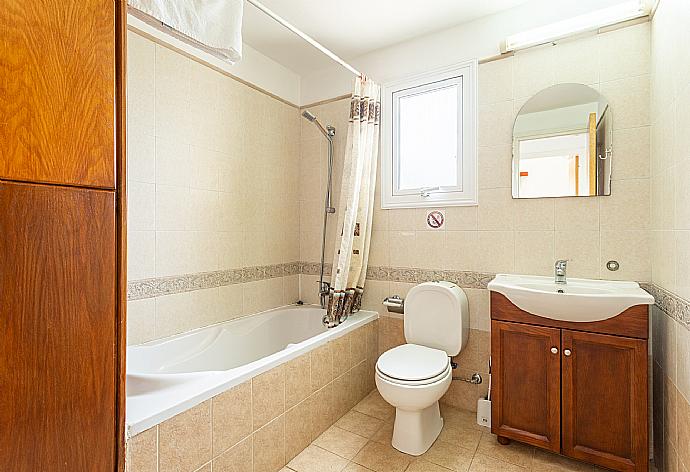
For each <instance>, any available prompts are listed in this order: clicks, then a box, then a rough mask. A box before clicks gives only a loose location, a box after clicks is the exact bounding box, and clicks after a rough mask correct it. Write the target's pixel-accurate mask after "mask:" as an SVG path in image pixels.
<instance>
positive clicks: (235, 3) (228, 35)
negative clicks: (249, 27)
mask: <svg viewBox="0 0 690 472" xmlns="http://www.w3.org/2000/svg"><path fill="white" fill-rule="evenodd" d="M128 3H129V7H130V8H129V12H130V13H131V14H133V15H134V16H136V17H137V18H140V19H142V20H144V21H146V22H147V23H149V24H151V25H153V26H155V27H156V28H158V29H161V30H163V31H166V32H167V33H169V34H172V35H173V36H176V37H177V38H179V39H182V40H183V41H186V42H188V43H190V44H192V45H193V46H194V47H197V48H199V49H202V50H204V51H206V52H208V53H210V54H213V55H214V56H217V57H219V58H221V59H223V60H225V61H227V62H229V63H231V64H234V63H235V62H238V61H239V60H240V59H242V7H243V1H242V0H128ZM161 23H162V24H161Z"/></svg>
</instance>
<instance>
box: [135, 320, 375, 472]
mask: <svg viewBox="0 0 690 472" xmlns="http://www.w3.org/2000/svg"><path fill="white" fill-rule="evenodd" d="M377 323H378V322H377V321H372V322H371V323H369V324H367V325H365V326H363V327H361V328H358V329H357V330H355V331H352V332H351V333H348V334H346V335H345V336H342V337H340V338H337V339H335V340H333V341H330V342H329V343H327V344H325V345H323V346H320V347H318V348H316V349H314V350H313V351H311V352H308V353H306V354H303V355H302V356H300V357H298V358H296V359H293V360H291V361H289V362H287V363H286V364H283V365H280V366H278V367H276V368H274V369H272V370H270V371H268V372H266V373H263V374H261V375H258V376H256V377H254V378H253V379H251V380H249V381H247V382H245V383H243V384H241V385H238V386H236V387H234V388H232V389H230V390H228V391H226V392H223V393H221V394H219V395H217V396H215V397H213V398H212V399H210V400H207V401H205V402H204V403H201V404H200V405H198V406H196V407H194V408H191V409H190V410H187V411H185V412H184V413H181V414H179V415H177V416H175V417H173V418H171V419H169V420H167V421H165V422H163V423H161V424H160V425H158V426H156V427H153V428H151V429H149V430H147V431H144V432H143V433H140V434H138V435H137V436H135V437H134V438H132V439H130V440H129V441H128V447H127V472H172V471H175V472H195V471H203V472H210V470H211V467H212V468H213V472H277V471H278V470H280V469H281V468H282V467H283V465H285V464H286V463H287V462H289V461H290V460H291V459H292V458H293V457H295V456H296V455H297V454H299V453H300V452H301V451H302V450H303V449H304V448H305V447H307V446H308V445H309V444H310V443H311V442H312V441H313V440H314V439H316V437H317V436H319V435H320V434H321V433H322V432H324V431H325V430H326V429H328V428H329V427H330V426H331V425H332V424H333V423H335V422H336V420H338V418H340V417H341V416H343V415H344V414H345V413H347V412H348V411H349V410H350V409H351V408H352V407H353V406H354V405H355V404H356V403H357V402H359V401H360V400H361V399H363V398H364V397H365V396H366V395H367V393H369V392H370V391H371V390H372V389H373V388H374V375H373V369H374V365H375V362H376V359H377V358H378V354H377V347H378V339H377V337H378V327H377Z"/></svg>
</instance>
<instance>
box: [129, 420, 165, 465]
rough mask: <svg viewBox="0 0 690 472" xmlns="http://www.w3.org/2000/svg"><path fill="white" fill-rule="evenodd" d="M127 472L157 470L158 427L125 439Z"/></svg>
mask: <svg viewBox="0 0 690 472" xmlns="http://www.w3.org/2000/svg"><path fill="white" fill-rule="evenodd" d="M127 472H158V427H157V426H154V427H153V428H151V429H147V430H146V431H144V432H142V433H139V434H137V435H136V436H134V437H133V438H132V439H130V440H128V441H127Z"/></svg>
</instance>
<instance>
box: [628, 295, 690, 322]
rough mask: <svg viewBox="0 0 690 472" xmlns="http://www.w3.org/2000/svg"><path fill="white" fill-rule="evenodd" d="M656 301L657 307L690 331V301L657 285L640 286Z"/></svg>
mask: <svg viewBox="0 0 690 472" xmlns="http://www.w3.org/2000/svg"><path fill="white" fill-rule="evenodd" d="M640 285H641V286H642V288H644V289H645V290H646V291H647V292H649V293H650V294H651V295H652V296H653V297H654V300H656V306H657V307H659V309H660V310H661V311H663V312H664V313H666V314H667V315H668V316H670V317H671V318H673V319H674V320H676V321H677V322H678V323H680V325H681V326H684V327H685V328H686V329H687V330H689V331H690V301H688V300H686V299H684V298H681V297H679V296H678V295H676V294H675V293H673V292H669V291H668V290H666V289H665V288H662V287H660V286H658V285H656V284H640Z"/></svg>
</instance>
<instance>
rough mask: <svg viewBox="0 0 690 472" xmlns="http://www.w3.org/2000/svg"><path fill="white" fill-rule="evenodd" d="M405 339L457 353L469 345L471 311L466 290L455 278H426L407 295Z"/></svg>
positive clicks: (454, 354)
mask: <svg viewBox="0 0 690 472" xmlns="http://www.w3.org/2000/svg"><path fill="white" fill-rule="evenodd" d="M404 326H405V339H406V340H407V342H408V343H412V344H419V345H421V346H427V347H432V348H435V349H440V350H442V351H445V352H446V353H448V355H449V356H456V355H458V354H459V353H460V351H461V350H462V348H463V347H465V346H466V345H467V338H468V336H469V333H470V312H469V304H468V302H467V295H465V292H464V291H463V290H462V289H461V288H460V287H458V286H457V285H456V284H454V283H452V282H425V283H423V284H419V285H416V286H415V287H413V288H412V289H411V290H410V291H409V293H408V294H407V297H405V317H404Z"/></svg>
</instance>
